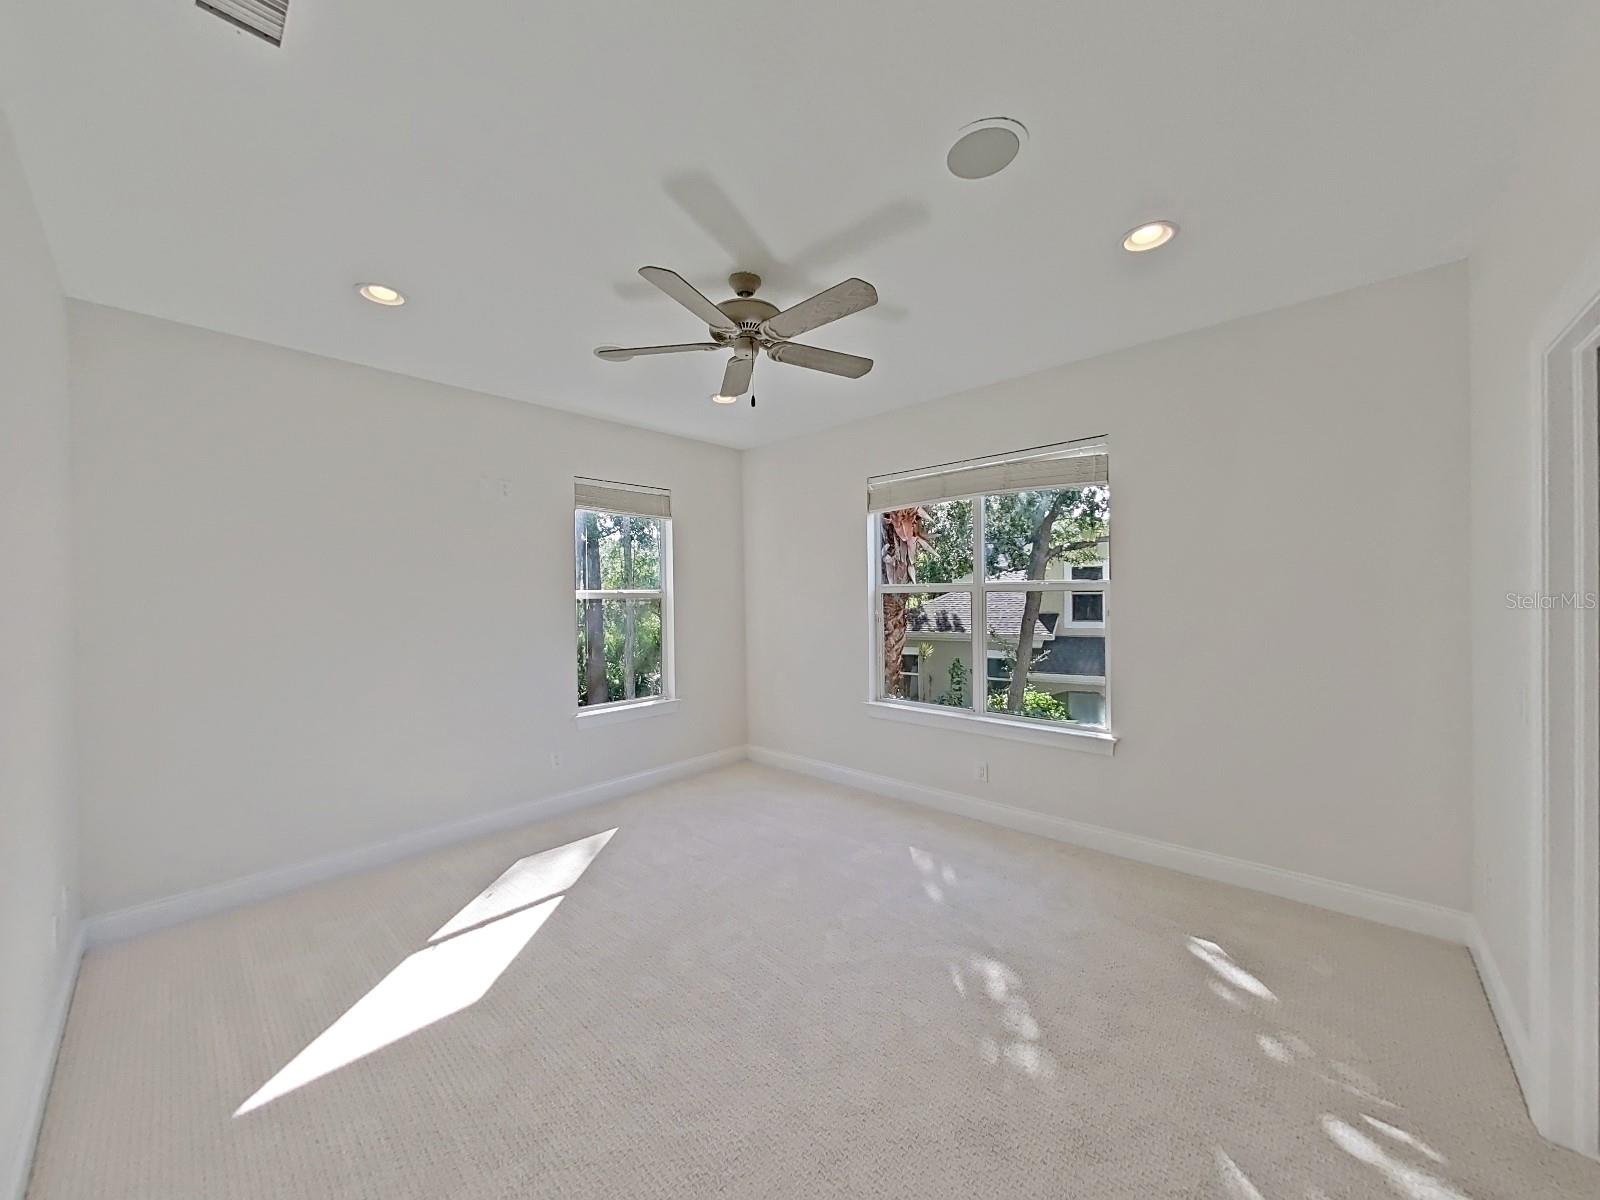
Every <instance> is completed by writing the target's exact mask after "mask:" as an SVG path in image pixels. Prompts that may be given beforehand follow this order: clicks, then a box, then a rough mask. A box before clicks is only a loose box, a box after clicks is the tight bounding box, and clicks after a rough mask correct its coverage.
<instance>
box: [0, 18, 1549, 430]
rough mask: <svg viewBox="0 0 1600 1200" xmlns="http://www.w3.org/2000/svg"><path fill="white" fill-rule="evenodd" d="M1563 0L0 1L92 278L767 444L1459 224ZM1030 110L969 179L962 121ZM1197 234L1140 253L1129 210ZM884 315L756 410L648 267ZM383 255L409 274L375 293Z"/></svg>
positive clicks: (1462, 234)
mask: <svg viewBox="0 0 1600 1200" xmlns="http://www.w3.org/2000/svg"><path fill="white" fill-rule="evenodd" d="M1579 7H1580V5H1579V3H1578V2H1577V0H1539V3H1536V4H1533V3H1530V4H1508V3H1505V0H1339V2H1338V3H1328V2H1327V0H1183V2H1179V0H1167V2H1162V3H1157V2H1153V0H1119V2H1118V3H1115V4H1108V3H1104V2H1103V0H1076V2H1070V3H1069V2H1063V0H1036V2H1025V3H994V2H991V3H985V4H982V5H979V4H956V3H946V4H936V3H931V2H928V0H919V2H915V3H902V2H889V0H872V2H870V3H868V2H863V0H810V2H809V3H806V4H796V3H793V0H788V2H786V3H782V4H770V3H765V2H759V0H743V2H741V3H726V4H725V3H715V4H713V3H692V4H691V3H686V2H685V0H672V2H670V3H668V2H663V0H653V2H640V3H634V4H627V5H624V4H620V3H603V2H602V3H592V4H571V5H562V4H534V3H513V2H510V0H502V2H501V3H478V4H445V3H439V0H337V2H333V0H291V4H290V12H289V23H288V32H287V35H286V38H285V43H284V46H283V48H282V49H274V48H272V47H270V46H268V45H267V44H266V43H264V42H261V41H258V40H256V39H254V38H252V37H249V36H248V35H243V34H239V33H237V32H235V31H234V30H232V29H231V28H230V27H229V26H227V25H225V24H224V23H222V22H221V21H219V20H217V19H216V18H214V17H212V16H210V15H208V14H206V13H204V12H202V11H201V10H199V9H197V8H195V7H194V5H193V4H192V2H191V0H148V2H146V3H140V4H133V3H113V4H99V5H87V4H78V3H46V2H44V0H28V2H23V0H12V2H10V3H7V4H4V5H0V80H4V89H3V91H0V103H3V104H4V106H5V108H6V111H7V112H8V114H9V116H10V118H11V122H12V124H13V127H14V129H15V133H16V136H17V141H18V143H19V145H20V146H21V150H22V155H23V161H24V166H25V169H26V171H27V174H28V177H29V179H30V181H31V183H32V186H33V188H34V191H35V198H36V200H37V202H38V205H39V208H40V210H41V213H42V215H43V218H44V221H45V224H46V227H47V231H48V234H49V237H50V241H51V244H52V246H53V248H54V251H55V254H56V258H57V262H58V264H59V267H60V271H61V275H62V280H63V284H64V286H65V287H66V289H67V291H68V292H69V293H70V294H71V295H74V296H79V297H82V298H84V299H88V300H93V301H97V302H100V303H103V304H110V305H116V306H119V307H122V308H128V309H134V310H137V311H140V312H146V313H152V314H155V315H157V316H162V317H169V318H172V319H175V320H179V321H184V322H188V323H191V324H194V325H200V326H205V327H208V328H212V329H218V330H223V331H226V332H229V333H236V334H242V335H245V336H247V337H252V338H259V339H261V340H263V341H268V342H276V343H279V344H282V345H285V346H292V347H297V348H300V349H304V350H309V351H313V352H316V353H319V354H325V355H330V356H333V357H336V358H341V359H348V360H350V361H354V362H360V363H368V364H372V365H374V366H380V367H385V368H388V369H391V370H394V371H400V372H404V373H406V374H409V375H416V376H421V377H424V378H428V379H434V380H439V381H443V382H447V383H452V384H458V385H462V386H465V387H470V388H477V389H481V390H483V391H486V392H492V393H497V394H499V395H504V396H510V397H515V398H520V399H526V400H531V401H536V402H539V403H542V404H550V405H555V406H558V407H562V408H571V409H578V410H581V411H584V412H589V413H594V414H598V415H603V416H607V417H612V418H615V419H617V420H621V421H627V422H630V423H633V424H637V425H644V426H649V427H652V428H657V429H664V430H670V431H673V432H677V433H682V434H686V435H689V436H692V437H699V438H705V439H708V440H712V441H719V442H726V443H729V444H733V445H741V446H744V445H753V444H757V443H760V442H766V441H771V440H774V439H777V438H780V437H786V436H789V435H791V434H794V433H797V432H801V431H805V430H810V429H816V428H821V427H823V426H827V425H831V424H836V423H839V422H842V421H847V420H851V419H853V418H856V417H860V416H865V415H868V414H871V413H874V412H879V411H883V410H886V409H892V408H896V407H899V406H902V405H907V404H912V403H915V402H917V401H920V400H925V399H930V398H932V397H935V396H940V395H945V394H948V393H950V392H952V391H957V390H960V389H963V388H968V387H972V386H976V385H979V384H983V383H987V382H990V381H993V380H997V379H1001V378H1006V377H1010V376H1015V375H1020V374H1023V373H1026V372H1029V371H1032V370H1036V369H1039V368H1042V367H1046V366H1050V365H1053V364H1057V363H1062V362H1067V361H1070V360H1073V359H1077V358H1082V357H1085V356H1088V355H1091V354H1096V353H1100V352H1103V351H1106V350H1109V349H1113V348H1117V347H1121V346H1126V345H1130V344H1133V343H1136V342H1141V341H1147V340H1150V339H1152V338H1156V337H1161V336H1164V335H1167V334H1171V333H1176V332H1179V331H1182V330H1185V329H1192V328H1196V327H1199V326H1202V325H1208V324H1212V323H1214V322H1217V321H1221V320H1225V319H1228V318H1230V317H1234V316H1239V315H1242V314H1245V313H1248V312H1254V311H1259V310H1262V309H1265V308H1270V307H1274V306H1277V305H1280V304H1283V303H1287V302H1291V301H1294V300H1298V299H1303V298H1307V297H1310V296H1315V295H1319V294H1324V293H1327V292H1330V291H1335V290H1338V289H1341V288H1345V287H1350V286H1354V285H1356V284H1360V283H1363V282H1367V281H1371V280H1375V279H1379V278H1384V277H1388V276H1392V275H1396V274H1400V273H1403V272H1406V271H1410V270H1414V269H1418V268H1422V267H1426V266H1430V265H1434V264H1437V263H1441V262H1445V261H1449V260H1452V259H1455V258H1459V257H1461V256H1463V255H1464V254H1465V253H1466V251H1467V250H1468V249H1469V248H1470V246H1471V243H1472V235H1473V230H1474V228H1475V227H1476V224H1477V222H1478V221H1479V220H1480V218H1481V215H1482V213H1483V212H1484V210H1485V207H1486V205H1487V204H1488V203H1489V201H1490V200H1492V197H1493V195H1494V192H1495V188H1496V184H1497V181H1498V180H1499V179H1500V178H1501V177H1502V176H1503V174H1504V173H1505V171H1506V169H1507V167H1508V165H1509V160H1510V157H1511V155H1512V153H1513V151H1514V147H1515V144H1516V140H1517V135H1518V133H1519V128H1520V125H1521V122H1522V121H1523V119H1524V117H1525V113H1526V111H1527V109H1528V107H1529V101H1530V99H1531V98H1530V97H1529V95H1528V93H1529V92H1530V91H1531V90H1532V85H1533V83H1534V81H1536V79H1537V74H1538V72H1537V69H1536V68H1537V65H1538V63H1539V61H1540V59H1541V58H1542V57H1543V56H1544V54H1546V53H1547V52H1548V50H1549V48H1550V45H1551V43H1552V42H1553V41H1554V40H1555V39H1558V38H1559V37H1560V36H1561V27H1562V24H1563V22H1565V21H1566V20H1569V19H1571V18H1572V16H1573V14H1574V13H1575V12H1576V11H1577V9H1578V8H1579ZM995 115H1003V116H1010V117H1014V118H1016V119H1018V120H1020V121H1022V122H1024V123H1025V124H1026V125H1027V126H1028V127H1029V129H1030V130H1031V131H1032V137H1031V140H1030V141H1029V144H1028V145H1027V146H1026V147H1025V148H1024V149H1023V152H1022V154H1021V156H1019V158H1018V159H1017V161H1016V162H1015V163H1014V164H1013V166H1012V167H1011V168H1010V169H1009V170H1008V171H1006V172H1005V173H1004V174H1003V175H1000V176H997V177H995V178H993V179H990V180H985V181H980V182H965V181H960V180H957V179H955V178H953V177H951V176H950V175H949V174H948V173H947V172H946V170H945V167H944V155H945V151H946V150H947V149H948V147H949V144H950V142H951V141H952V140H953V137H954V135H955V133H956V131H957V130H958V129H959V128H960V127H961V126H963V125H965V124H966V123H968V122H970V121H973V120H975V119H978V118H981V117H987V116H995ZM1152 217H1171V218H1173V219H1175V220H1176V221H1178V222H1179V223H1180V225H1181V226H1182V228H1183V233H1182V235H1181V236H1180V237H1179V239H1178V240H1177V241H1176V242H1174V243H1173V244H1172V245H1171V246H1169V247H1167V248H1166V249H1164V250H1161V251H1158V252H1156V253H1152V254H1147V255H1143V256H1137V257H1136V256H1132V255H1128V254H1125V253H1124V252H1123V251H1122V250H1121V249H1120V240H1121V235H1122V233H1123V232H1124V231H1125V230H1126V229H1127V228H1128V227H1129V226H1131V225H1134V224H1136V223H1138V222H1140V221H1143V220H1146V219H1148V218H1152ZM646 263H656V264H661V265H664V266H668V267H672V268H673V269H675V270H677V271H679V272H680V273H682V274H683V275H685V276H686V277H687V278H688V279H689V280H690V281H692V282H693V283H695V284H696V285H697V286H699V287H700V288H701V290H702V291H705V292H707V293H708V294H710V295H711V297H712V298H713V299H718V300H720V299H723V298H725V297H726V296H727V294H728V293H727V290H726V285H725V279H726V276H727V274H728V272H729V271H730V270H733V269H735V268H744V269H748V270H755V271H758V272H760V273H761V274H762V275H763V276H765V277H766V280H767V284H766V287H765V288H764V289H763V293H762V294H763V295H764V296H765V297H767V298H769V299H771V300H773V301H774V302H775V303H777V304H779V305H786V304H789V303H792V302H794V301H796V300H799V299H801V298H803V297H804V296H805V295H808V294H810V293H811V292H812V291H815V290H818V289H820V288H822V287H826V286H828V285H830V284H832V283H835V282H837V281H838V280H840V279H843V278H845V277H847V276H850V275H860V276H862V277H864V278H866V279H869V280H871V281H872V282H873V283H874V284H876V285H877V288H878V291H879V293H880V295H881V297H882V302H881V304H880V305H879V307H878V308H876V309H874V310H871V311H869V312H866V313H862V314H859V315H857V316H853V317H849V318H846V319H845V320H844V321H841V322H839V323H838V324H837V325H834V326H830V327H828V328H826V329H822V330H818V331H816V332H814V333H813V334H811V335H808V337H807V338H806V339H805V340H807V341H810V342H814V343H816V344H818V345H823V346H829V347H833V348H836V349H839V350H846V351H850V352H852V353H857V354H867V355H870V356H872V357H874V358H876V360H877V367H876V368H875V369H874V371H873V372H872V374H870V375H868V376H867V377H866V378H865V379H862V380H859V381H852V380H846V379H836V378H833V377H830V376H824V375H819V374H815V373H813V372H808V371H803V370H799V369H796V368H793V367H786V366H782V365H778V364H774V363H770V362H767V361H765V360H763V361H762V362H761V363H760V364H759V366H758V367H757V372H756V388H755V390H756V394H757V397H758V399H759V404H758V407H757V408H756V409H755V410H754V411H752V410H751V409H750V408H749V407H748V406H739V407H734V408H721V407H717V406H713V405H712V404H710V403H709V402H708V400H707V397H708V396H709V394H710V393H711V392H712V391H713V390H715V386H716V384H717V383H718V381H719V380H720V373H721V358H720V356H713V355H710V354H705V355H683V356H678V357H661V358H650V359H636V360H634V361H631V362H627V363H604V362H601V361H599V360H598V359H596V358H594V357H593V355H592V354H591V353H590V351H591V349H592V348H593V347H594V346H596V345H599V344H602V343H611V344H621V345H636V344H648V343H656V342H671V341H691V340H700V339H701V338H702V337H703V336H704V333H705V330H704V327H703V326H699V325H697V324H696V322H695V321H694V319H693V318H692V317H691V316H689V314H687V313H686V312H684V311H682V310H681V309H679V308H677V307H676V306H675V305H674V304H673V303H672V302H671V301H669V300H668V299H667V298H666V297H665V296H662V295H660V294H659V293H657V292H655V291H654V290H653V289H651V288H649V287H648V286H647V285H645V284H644V283H643V282H642V281H641V280H639V279H638V278H637V277H636V276H635V275H634V271H635V269H636V268H637V267H639V266H641V265H643V264H646ZM366 279H377V280H381V281H384V282H388V283H392V284H394V285H396V286H398V287H400V288H402V289H404V290H405V291H406V292H407V293H408V295H409V296H410V297H411V303H410V304H408V305H407V306H406V307H404V308H401V309H393V310H390V309H381V308H377V307H375V306H373V305H370V304H367V303H365V302H363V301H361V300H359V299H358V298H357V297H356V296H355V294H354V292H353V291H352V285H353V284H355V283H356V282H358V281H361V280H366Z"/></svg>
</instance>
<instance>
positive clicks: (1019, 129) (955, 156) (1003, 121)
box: [944, 117, 1028, 179]
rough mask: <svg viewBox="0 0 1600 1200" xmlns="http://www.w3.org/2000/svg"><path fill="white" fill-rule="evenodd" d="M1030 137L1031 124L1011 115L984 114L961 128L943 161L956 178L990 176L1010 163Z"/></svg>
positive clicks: (983, 177)
mask: <svg viewBox="0 0 1600 1200" xmlns="http://www.w3.org/2000/svg"><path fill="white" fill-rule="evenodd" d="M1027 140H1028V127H1027V126H1026V125H1024V124H1023V123H1022V122H1021V121H1013V120H1012V119H1011V118H1010V117H985V118H984V119H983V120H981V121H974V122H973V123H972V124H971V125H968V126H966V127H965V128H964V129H963V130H962V131H961V136H960V137H958V138H957V139H956V144H955V145H953V146H951V147H950V153H949V154H947V155H945V159H944V164H945V166H947V167H949V168H950V174H952V175H954V176H955V177H956V178H957V179H987V178H989V176H991V175H998V174H999V173H1000V172H1001V171H1004V170H1005V169H1006V168H1007V167H1009V166H1010V165H1011V160H1012V159H1014V158H1016V157H1017V154H1018V153H1019V152H1020V151H1021V150H1022V143H1023V142H1025V141H1027Z"/></svg>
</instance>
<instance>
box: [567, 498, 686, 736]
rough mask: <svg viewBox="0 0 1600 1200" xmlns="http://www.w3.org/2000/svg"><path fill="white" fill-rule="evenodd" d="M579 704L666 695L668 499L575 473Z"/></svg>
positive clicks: (669, 666)
mask: <svg viewBox="0 0 1600 1200" xmlns="http://www.w3.org/2000/svg"><path fill="white" fill-rule="evenodd" d="M573 507H574V512H573V521H572V530H573V539H572V540H573V549H574V555H573V557H574V560H575V564H576V568H577V572H576V580H577V589H576V593H575V596H576V600H577V633H578V707H579V708H594V707H596V706H599V705H604V704H622V703H628V702H634V703H638V702H643V701H648V700H664V699H670V698H671V696H672V606H671V602H670V595H671V587H672V584H671V580H672V503H671V497H670V496H669V494H668V493H667V492H665V491H662V490H661V489H658V488H645V487H634V486H630V485H625V484H617V483H607V482H604V481H602V480H595V479H579V480H577V481H576V484H575V488H574V506H573Z"/></svg>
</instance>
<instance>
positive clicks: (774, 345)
mask: <svg viewBox="0 0 1600 1200" xmlns="http://www.w3.org/2000/svg"><path fill="white" fill-rule="evenodd" d="M639 274H640V275H642V276H644V278H645V279H646V280H648V281H649V282H651V283H653V284H655V285H656V287H658V288H660V289H661V290H662V291H663V292H665V293H666V294H667V295H669V296H671V297H672V298H673V299H674V300H676V301H677V302H678V303H679V304H681V305H683V306H684V307H685V308H687V309H688V310H689V311H690V312H692V313H693V314H694V315H695V316H697V317H699V318H700V319H701V320H702V321H704V322H705V323H706V325H707V327H708V328H709V330H710V333H711V339H712V340H711V341H709V342H688V343H685V344H681V345H674V346H629V347H621V346H599V347H597V348H596V349H595V354H596V355H597V356H598V357H600V358H603V359H605V360H606V361H607V362H625V361H626V360H628V359H630V358H632V357H634V356H635V355H637V354H681V353H684V352H686V351H689V350H731V351H733V357H732V358H730V359H729V360H728V369H727V370H726V371H724V372H723V375H722V389H721V390H720V391H719V392H718V393H717V394H716V395H715V396H713V397H712V399H713V400H715V401H717V402H718V403H719V404H732V403H733V402H734V401H735V400H737V399H738V398H739V397H740V396H742V395H744V394H745V393H746V392H748V391H749V390H750V377H751V374H752V372H753V371H754V370H755V365H756V358H757V356H758V355H760V353H761V352H762V351H763V350H765V351H766V352H767V357H768V358H770V359H771V360H772V361H773V362H781V363H788V364H789V365H790V366H794V367H805V368H806V369H807V370H811V371H826V372H828V374H830V375H843V376H845V377H847V378H849V379H860V378H861V377H862V376H863V375H865V374H866V373H867V372H868V371H870V370H872V360H871V359H870V358H862V357H860V356H859V355H855V354H842V353H840V352H839V351H837V350H824V349H822V348H821V347H819V346H805V345H801V344H800V343H799V342H792V341H790V340H789V339H790V338H794V337H799V336H800V335H801V334H802V333H807V332H809V331H810V330H813V329H816V328H817V327H819V326H822V325H826V324H828V322H830V321H837V320H838V319H839V318H840V317H848V316H849V315H850V314H851V313H853V312H860V311H861V310H862V309H864V308H871V307H872V306H873V305H874V304H876V303H877V302H878V293H877V290H876V289H875V288H873V286H872V285H871V284H870V283H868V282H867V281H866V280H865V279H846V280H845V281H844V282H843V283H836V284H834V285H833V286H832V287H831V288H828V289H827V290H826V291H823V292H818V293H817V294H816V295H815V296H812V297H811V298H810V299H809V300H802V301H800V303H799V304H794V305H791V306H790V307H788V308H785V309H782V310H779V308H778V306H777V305H775V304H769V303H768V302H767V301H765V300H758V299H756V291H757V290H758V289H759V288H760V287H761V276H759V275H753V274H751V273H750V272H749V271H735V272H734V273H733V274H732V275H730V276H728V286H729V287H731V288H733V292H734V298H733V299H732V300H724V301H723V302H722V303H721V304H713V303H712V302H711V301H710V300H708V299H706V297H705V296H703V295H701V293H700V292H699V291H697V290H696V289H695V287H694V285H693V284H691V283H690V282H689V281H688V280H687V279H685V278H684V277H683V276H682V275H679V274H678V273H677V272H676V271H669V270H667V269H666V268H665V267H640V268H639ZM752 403H753V401H752Z"/></svg>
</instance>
